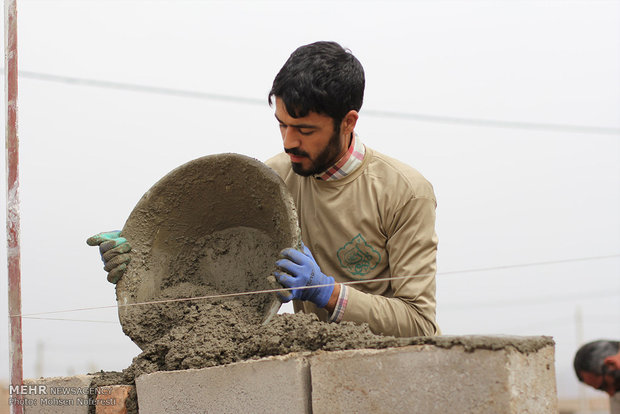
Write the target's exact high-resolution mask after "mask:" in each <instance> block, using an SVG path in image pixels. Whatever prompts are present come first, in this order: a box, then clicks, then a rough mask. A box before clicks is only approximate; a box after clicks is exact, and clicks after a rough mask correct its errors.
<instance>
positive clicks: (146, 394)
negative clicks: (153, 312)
mask: <svg viewBox="0 0 620 414" xmlns="http://www.w3.org/2000/svg"><path fill="white" fill-rule="evenodd" d="M136 389H137V393H138V406H139V407H140V414H167V413H207V412H208V413H234V414H238V413H249V412H252V413H291V414H294V413H303V414H306V413H310V412H311V409H310V370H309V366H308V361H307V360H306V359H305V358H304V357H303V356H301V355H288V356H284V357H271V358H265V359H260V360H256V361H245V362H238V363H235V364H230V365H224V366H218V367H211V368H204V369H190V370H186V371H166V372H155V373H152V374H146V375H142V376H140V377H138V378H137V379H136Z"/></svg>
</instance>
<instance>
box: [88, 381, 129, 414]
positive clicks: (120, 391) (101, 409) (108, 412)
mask: <svg viewBox="0 0 620 414" xmlns="http://www.w3.org/2000/svg"><path fill="white" fill-rule="evenodd" d="M134 388H135V387H134V386H132V385H110V386H105V387H98V388H97V407H96V409H95V414H127V399H128V398H129V394H130V393H131V391H132V390H133V389H134Z"/></svg>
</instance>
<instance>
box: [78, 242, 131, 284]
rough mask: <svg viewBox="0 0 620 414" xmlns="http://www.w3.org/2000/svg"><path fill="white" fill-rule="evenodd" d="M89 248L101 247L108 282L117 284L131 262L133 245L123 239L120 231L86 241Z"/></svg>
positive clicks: (100, 251)
mask: <svg viewBox="0 0 620 414" xmlns="http://www.w3.org/2000/svg"><path fill="white" fill-rule="evenodd" d="M86 243H87V244H88V245H89V246H99V253H101V260H103V264H104V267H103V269H104V270H105V271H106V272H108V282H110V283H117V282H118V281H119V279H120V278H121V276H123V273H125V270H127V264H129V261H130V260H131V256H130V255H129V251H130V250H131V245H130V244H129V243H128V242H127V239H125V238H124V237H121V232H120V230H115V231H108V232H104V233H99V234H96V235H94V236H92V237H89V238H88V240H86Z"/></svg>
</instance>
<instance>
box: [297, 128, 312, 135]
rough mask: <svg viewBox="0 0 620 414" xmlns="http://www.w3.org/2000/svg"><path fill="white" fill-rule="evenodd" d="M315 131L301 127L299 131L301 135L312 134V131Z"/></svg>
mask: <svg viewBox="0 0 620 414" xmlns="http://www.w3.org/2000/svg"><path fill="white" fill-rule="evenodd" d="M313 132H314V130H312V129H300V130H299V133H300V134H301V135H312V133H313Z"/></svg>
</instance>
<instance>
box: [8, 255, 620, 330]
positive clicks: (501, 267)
mask: <svg viewBox="0 0 620 414" xmlns="http://www.w3.org/2000/svg"><path fill="white" fill-rule="evenodd" d="M617 257H620V254H613V255H607V256H594V257H583V258H574V259H563V260H552V261H542V262H533V263H524V264H515V265H502V266H492V267H484V268H475V269H466V270H453V271H446V272H440V273H437V275H438V276H440V275H454V274H461V273H476V272H488V271H494V270H505V269H513V268H520V267H532V266H543V265H552V264H562V263H572V262H583V261H591V260H602V259H611V258H617ZM434 274H435V273H434V272H430V273H422V274H417V275H409V276H390V277H384V278H377V279H368V280H365V279H364V280H352V281H348V282H338V283H340V284H341V285H347V286H348V285H357V284H364V283H377V282H385V281H393V280H403V279H411V278H415V277H428V276H432V275H434ZM331 285H332V284H331V283H326V284H321V285H313V286H299V287H295V288H276V289H263V290H253V291H246V292H235V293H222V294H216V295H204V296H194V297H187V298H176V299H161V300H153V301H146V302H134V303H117V304H115V305H107V306H93V307H87V308H76V309H65V310H57V311H47V312H34V313H26V314H21V315H20V314H15V315H9V317H11V318H14V317H19V316H21V317H24V318H25V317H29V318H30V317H32V316H38V315H51V314H58V313H69V312H82V311H90V310H98V309H112V308H121V307H128V306H145V305H157V304H165V303H174V302H186V301H192V300H204V299H221V298H230V297H237V296H248V295H259V294H267V293H278V292H289V293H290V291H291V290H304V289H315V288H321V287H326V286H331Z"/></svg>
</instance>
